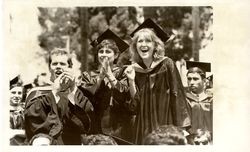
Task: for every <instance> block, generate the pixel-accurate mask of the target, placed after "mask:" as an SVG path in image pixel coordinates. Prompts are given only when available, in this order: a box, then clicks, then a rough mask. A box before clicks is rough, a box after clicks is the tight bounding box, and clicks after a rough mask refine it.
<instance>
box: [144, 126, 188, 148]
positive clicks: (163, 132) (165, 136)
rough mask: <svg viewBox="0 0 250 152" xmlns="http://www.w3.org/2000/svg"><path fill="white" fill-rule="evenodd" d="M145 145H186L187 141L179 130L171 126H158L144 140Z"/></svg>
mask: <svg viewBox="0 0 250 152" xmlns="http://www.w3.org/2000/svg"><path fill="white" fill-rule="evenodd" d="M144 144H145V145H186V144H187V140H186V138H185V136H184V132H183V130H182V129H181V128H178V127H176V126H173V125H164V126H160V127H159V128H158V129H156V130H154V131H153V132H152V133H150V134H148V135H147V137H146V138H145V140H144Z"/></svg>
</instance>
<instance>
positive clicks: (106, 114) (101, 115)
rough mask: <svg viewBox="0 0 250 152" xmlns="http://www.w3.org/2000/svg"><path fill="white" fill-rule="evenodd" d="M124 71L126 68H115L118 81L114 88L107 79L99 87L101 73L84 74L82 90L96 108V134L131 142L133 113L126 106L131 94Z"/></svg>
mask: <svg viewBox="0 0 250 152" xmlns="http://www.w3.org/2000/svg"><path fill="white" fill-rule="evenodd" d="M123 71H124V68H119V67H115V68H113V70H112V72H113V74H114V76H115V77H116V79H117V80H118V81H117V84H116V85H115V86H113V87H111V84H110V83H109V81H108V79H107V78H104V80H102V81H101V84H100V86H99V87H98V86H97V78H98V75H99V71H91V72H84V73H83V74H82V79H81V80H82V82H81V88H83V89H84V90H85V91H87V92H86V95H87V96H88V98H89V99H90V100H91V102H92V104H93V106H94V113H95V117H94V119H95V121H94V124H93V126H95V133H105V134H110V135H113V136H117V137H120V138H123V139H125V140H128V141H131V140H132V139H131V138H132V113H130V111H129V110H128V109H127V108H126V106H125V105H126V102H128V101H129V100H130V94H129V89H128V84H127V79H126V77H125V75H124V73H123Z"/></svg>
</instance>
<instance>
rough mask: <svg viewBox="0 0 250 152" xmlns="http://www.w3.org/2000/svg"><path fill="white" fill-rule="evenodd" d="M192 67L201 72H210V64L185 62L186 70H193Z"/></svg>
mask: <svg viewBox="0 0 250 152" xmlns="http://www.w3.org/2000/svg"><path fill="white" fill-rule="evenodd" d="M194 67H196V68H199V69H201V70H202V71H203V72H211V64H210V63H206V62H194V61H187V69H190V68H194Z"/></svg>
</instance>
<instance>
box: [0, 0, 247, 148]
mask: <svg viewBox="0 0 250 152" xmlns="http://www.w3.org/2000/svg"><path fill="white" fill-rule="evenodd" d="M20 3H21V2H17V1H14V0H12V1H10V2H8V3H7V2H6V4H5V6H6V7H5V11H4V26H3V27H4V31H3V35H4V44H5V45H4V52H3V54H4V59H3V69H4V79H3V80H4V81H5V82H3V84H4V85H5V87H4V88H5V90H7V91H4V92H3V93H4V100H5V101H8V102H4V104H2V107H3V109H4V113H6V114H7V115H4V118H2V119H3V121H4V124H5V125H4V126H3V128H4V129H3V130H4V132H5V136H4V139H3V140H4V142H3V143H5V145H4V147H5V150H7V149H8V147H9V148H10V149H12V150H13V151H14V149H16V148H18V147H21V149H23V148H22V147H27V148H28V149H30V148H31V149H32V147H36V146H43V148H44V147H48V146H50V147H54V148H55V146H56V147H59V148H61V147H64V146H66V145H67V146H73V147H76V146H77V148H79V149H81V150H84V147H88V148H91V147H96V146H95V145H99V146H104V145H110V146H112V145H113V146H116V147H117V146H118V147H123V146H126V147H129V148H131V147H138V146H149V145H151V146H156V145H161V146H164V147H163V148H164V150H168V147H169V148H170V151H174V150H175V147H176V149H178V148H180V147H181V148H182V151H185V147H187V148H186V150H190V149H193V150H195V149H196V150H200V149H202V150H204V149H205V150H208V151H211V150H216V151H219V150H218V149H219V147H220V143H223V141H224V140H225V142H227V140H229V139H228V138H231V140H236V139H234V138H235V137H234V136H235V135H241V134H242V132H243V131H245V129H246V128H247V127H250V123H249V122H250V121H248V122H247V121H246V120H247V119H246V118H247V113H245V114H243V115H244V117H240V116H239V114H238V113H237V114H236V112H239V111H240V112H243V113H244V112H247V111H245V110H246V109H247V108H249V107H250V106H248V105H245V99H246V98H244V96H241V97H239V98H237V97H233V94H232V93H235V94H237V91H239V90H235V89H234V88H233V87H234V86H238V87H239V86H240V88H242V89H246V88H245V87H246V86H247V82H243V81H244V80H243V78H245V77H246V74H240V75H244V76H243V77H242V79H241V76H240V75H237V74H236V73H234V70H235V69H237V68H236V67H233V66H234V65H236V64H237V63H238V64H242V66H244V67H249V64H248V63H247V62H246V61H247V60H246V59H245V58H240V57H245V56H247V55H239V54H241V52H239V50H237V51H238V54H237V51H236V49H237V48H236V46H237V45H235V46H230V45H233V44H230V43H233V42H230V41H229V40H228V39H224V40H225V41H222V39H223V38H222V37H232V36H233V34H231V33H225V32H226V31H227V30H229V31H231V30H232V31H234V30H236V29H238V28H240V27H234V26H233V27H232V25H234V24H233V23H236V22H237V24H242V23H243V21H242V20H241V19H237V18H230V16H226V17H227V18H228V20H235V22H232V24H231V25H230V24H229V23H230V22H229V23H224V22H223V21H224V20H226V19H225V18H223V12H224V11H225V10H227V9H226V8H225V7H221V5H219V6H218V5H217V6H215V5H214V4H209V3H205V4H206V5H204V4H201V5H197V4H193V3H190V5H187V4H183V5H161V4H158V5H150V6H148V5H143V4H141V5H131V4H128V5H119V4H117V5H103V6H102V5H84V4H82V5H78V4H75V5H68V6H67V5H55V4H54V3H53V5H51V6H50V5H49V3H46V5H42V4H44V3H38V4H36V3H34V5H32V3H31V2H30V1H28V2H25V3H24V4H20ZM29 3H30V4H29ZM158 3H159V2H158ZM7 4H8V5H7ZM18 4H20V6H19V5H18ZM231 7H233V6H231ZM239 8H240V7H237V6H235V9H234V10H233V11H236V10H239ZM216 14H217V19H216ZM225 14H230V13H229V12H227V13H226V11H225ZM242 14H243V13H242ZM242 16H244V14H243V15H242ZM246 16H247V15H245V16H244V17H246ZM219 19H221V20H219ZM237 20H238V21H237ZM221 23H223V25H221ZM248 25H249V23H248ZM227 26H229V27H227ZM238 26H240V25H238ZM244 26H246V25H244ZM218 27H219V28H218ZM223 27H225V28H224V29H223ZM244 28H246V27H243V28H242V29H244ZM241 31H243V32H246V33H247V31H244V30H241ZM222 33H223V34H222ZM235 33H237V32H235ZM246 33H245V34H246ZM245 34H244V33H241V35H239V36H237V35H235V38H236V41H237V43H239V41H240V40H241V39H244V37H245ZM221 35H222V36H221ZM217 38H218V39H217ZM245 41H248V42H249V39H248V40H246V39H245ZM224 45H225V46H226V47H224ZM247 46H249V44H247V43H245V45H244V46H242V47H243V48H244V49H246V48H247ZM229 47H230V48H231V49H235V50H234V51H235V52H234V54H237V55H238V57H237V56H235V58H236V59H233V58H232V57H231V56H229V55H227V54H226V53H224V52H225V49H226V48H229ZM244 49H242V50H244ZM220 50H221V52H220ZM230 52H231V51H230ZM242 53H243V54H244V52H242ZM230 58H231V59H230ZM237 58H238V59H237ZM242 66H240V67H242ZM242 68H243V67H242ZM242 68H239V70H242ZM224 71H226V72H228V73H231V78H232V79H234V80H235V79H236V78H235V76H237V79H238V80H239V81H238V84H236V83H235V82H236V81H230V80H231V79H230V78H228V79H227V77H230V75H228V73H224ZM246 73H247V71H246ZM217 82H218V83H217ZM6 85H7V86H6ZM227 85H229V87H228V86H227ZM230 88H231V89H232V90H231V92H230V93H229V92H228V91H229V90H230ZM220 89H221V90H223V89H225V90H226V91H225V92H224V94H221V93H223V91H221V90H220ZM243 94H244V93H243V92H242V93H239V94H237V95H243ZM214 98H215V100H214ZM235 99H238V100H239V101H233V100H235ZM225 100H226V101H227V103H226V104H225V105H224V103H225ZM235 102H238V103H239V105H238V106H239V107H241V109H240V110H238V109H236V108H233V107H235V106H234V104H235ZM223 108H225V110H224V109H223ZM221 109H222V110H221ZM225 111H226V112H227V113H225ZM231 112H232V113H231ZM231 114H232V115H231ZM248 114H249V112H248ZM236 117H240V118H239V119H238V121H240V122H239V123H237V122H234V121H231V119H230V118H232V119H233V120H234V119H237V118H236ZM245 117H246V118H245ZM220 120H223V121H220ZM223 122H225V123H223ZM243 122H244V123H243ZM229 124H232V126H229ZM238 124H245V126H244V127H243V129H242V130H241V129H240V128H235V126H237V125H238ZM227 126H229V128H230V129H224V127H225V128H227ZM245 127H246V128H245ZM232 128H235V129H233V130H232ZM238 130H241V131H239V132H240V133H239V134H238V133H237V131H238ZM246 133H248V132H246ZM243 134H244V133H243ZM237 138H241V137H240V136H239V137H237ZM242 140H244V142H243V143H242V147H241V149H244V150H245V148H246V147H245V146H246V145H245V144H246V143H247V140H248V138H247V137H242ZM238 142H239V141H237V142H236V143H238ZM231 143H234V142H232V141H229V142H228V144H231ZM170 145H171V146H170ZM172 145H175V146H172ZM113 146H112V147H113ZM231 146H232V145H231ZM112 147H111V148H112ZM221 147H222V146H221ZM48 148H49V147H48ZM36 149H37V148H36ZM227 149H230V148H227ZM236 149H237V148H235V150H236ZM12 150H11V151H12ZM68 150H69V149H68ZM99 150H100V149H99ZM231 150H232V149H231ZM24 151H25V150H24ZM127 151H128V150H127ZM228 151H229V150H228Z"/></svg>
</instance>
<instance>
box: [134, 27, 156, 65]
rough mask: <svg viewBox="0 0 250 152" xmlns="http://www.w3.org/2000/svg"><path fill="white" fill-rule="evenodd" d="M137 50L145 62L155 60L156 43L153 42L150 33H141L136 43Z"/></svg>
mask: <svg viewBox="0 0 250 152" xmlns="http://www.w3.org/2000/svg"><path fill="white" fill-rule="evenodd" d="M136 49H137V52H138V54H139V56H140V57H141V58H142V59H143V60H145V59H151V58H153V53H154V49H155V43H154V41H153V40H152V37H151V35H150V33H148V32H141V33H140V35H139V36H138V39H137V42H136Z"/></svg>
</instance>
